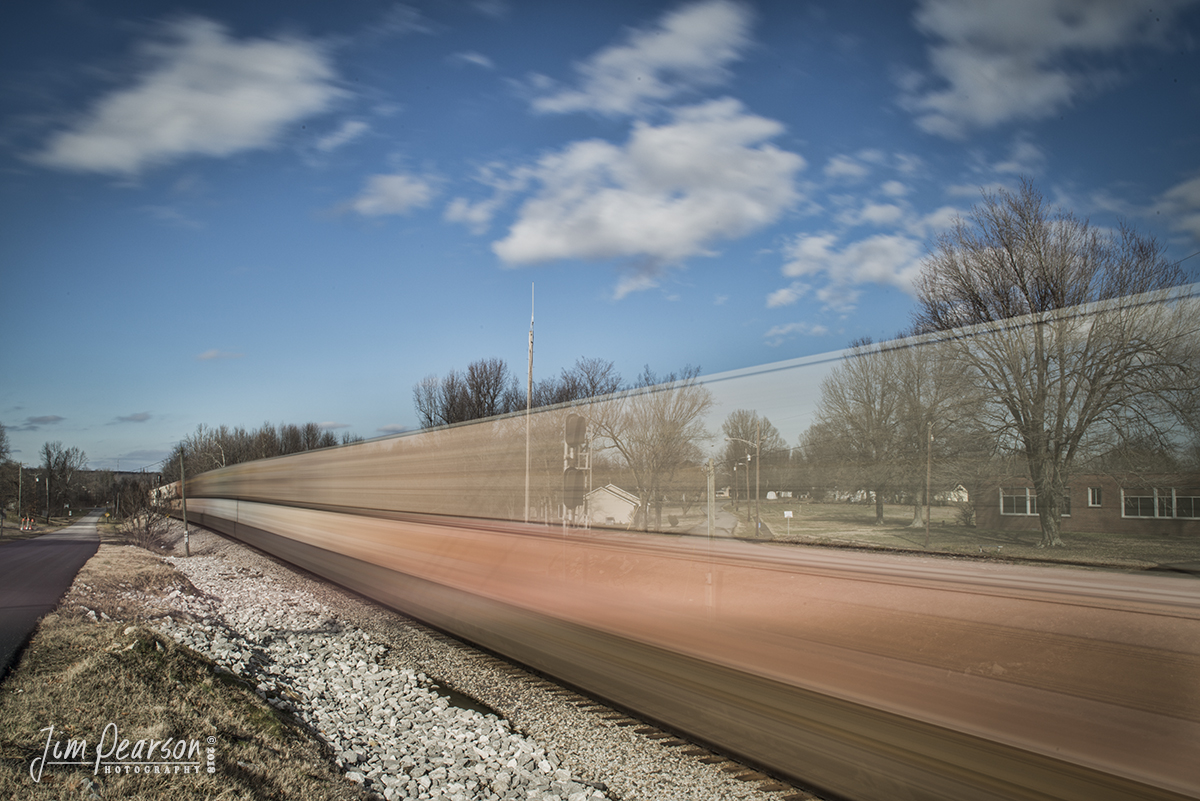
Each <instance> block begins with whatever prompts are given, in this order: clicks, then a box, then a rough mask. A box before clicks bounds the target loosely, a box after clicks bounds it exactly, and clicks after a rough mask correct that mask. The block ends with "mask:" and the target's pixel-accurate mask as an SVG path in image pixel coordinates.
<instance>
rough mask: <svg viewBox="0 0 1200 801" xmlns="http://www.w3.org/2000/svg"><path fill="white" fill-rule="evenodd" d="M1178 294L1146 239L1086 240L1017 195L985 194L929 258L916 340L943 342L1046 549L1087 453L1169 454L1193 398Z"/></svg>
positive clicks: (1081, 223)
mask: <svg viewBox="0 0 1200 801" xmlns="http://www.w3.org/2000/svg"><path fill="white" fill-rule="evenodd" d="M1184 283H1185V276H1184V273H1183V271H1182V270H1181V269H1180V267H1179V265H1178V264H1172V263H1169V262H1167V261H1166V260H1165V259H1164V258H1163V248H1162V246H1161V245H1159V243H1158V242H1156V241H1155V240H1154V239H1153V238H1149V237H1145V236H1142V235H1140V234H1138V233H1137V232H1136V231H1134V230H1133V229H1131V228H1130V227H1128V226H1126V225H1122V226H1121V227H1120V228H1119V229H1118V230H1117V231H1116V232H1112V233H1110V232H1106V231H1101V230H1097V229H1094V228H1092V227H1091V226H1090V225H1089V223H1088V222H1087V221H1086V220H1080V219H1078V218H1077V217H1075V216H1074V215H1072V214H1070V213H1069V212H1066V211H1063V210H1061V209H1055V208H1050V207H1048V206H1047V205H1046V203H1045V201H1044V199H1043V198H1042V196H1041V195H1040V194H1039V193H1038V192H1037V190H1036V189H1035V188H1034V187H1033V185H1032V184H1031V183H1029V182H1028V181H1022V183H1021V187H1020V189H1019V190H1017V191H1016V192H1007V191H1003V190H1001V191H999V192H997V193H995V194H985V195H984V198H983V202H982V203H981V204H979V205H977V206H975V207H974V208H973V209H972V211H971V213H970V215H969V217H968V218H967V219H959V220H958V221H957V223H956V225H955V227H954V229H953V230H952V231H950V232H949V233H948V234H945V235H943V236H942V237H941V238H940V239H939V240H938V243H937V247H936V249H935V251H934V252H933V253H932V254H931V255H930V256H929V257H927V258H926V260H925V263H924V265H923V271H922V274H921V276H920V278H919V280H918V283H917V290H918V296H919V301H918V308H917V311H916V312H915V314H914V327H915V329H916V330H917V331H918V332H926V333H928V332H943V331H945V332H953V333H951V334H950V335H949V336H947V337H946V341H947V343H948V345H949V346H950V347H951V348H952V349H953V351H954V352H955V354H956V357H957V361H958V363H959V364H960V365H962V367H963V369H967V370H970V371H971V374H972V376H973V378H974V379H975V380H976V381H977V382H979V384H980V385H981V386H982V387H983V388H984V389H985V391H986V392H987V395H988V397H989V399H990V400H989V406H988V409H989V414H990V421H991V423H992V429H993V431H994V434H995V436H996V438H997V441H998V442H1000V443H1001V444H1002V445H1011V447H1012V448H1014V449H1016V450H1019V451H1020V452H1022V453H1023V455H1024V457H1025V460H1026V462H1027V464H1028V469H1029V478H1030V480H1031V481H1032V483H1033V485H1034V488H1035V491H1036V493H1037V512H1038V516H1039V518H1040V522H1041V527H1042V541H1041V544H1042V545H1043V546H1060V545H1062V544H1063V543H1062V539H1061V537H1060V516H1061V514H1062V510H1063V493H1064V491H1065V489H1066V486H1067V480H1068V477H1069V474H1070V470H1071V466H1072V464H1073V462H1074V461H1075V460H1076V458H1077V457H1078V456H1080V454H1081V451H1082V450H1083V449H1084V448H1085V447H1087V446H1092V447H1094V446H1095V445H1096V444H1097V443H1100V442H1105V441H1108V442H1112V441H1115V440H1117V439H1120V435H1121V432H1123V431H1129V430H1130V429H1131V428H1135V429H1137V430H1138V431H1139V433H1140V434H1141V435H1143V436H1145V435H1149V436H1152V437H1153V438H1155V439H1158V440H1162V441H1165V440H1168V439H1170V437H1171V434H1172V432H1173V429H1174V427H1175V426H1176V425H1177V423H1178V420H1179V414H1178V412H1179V409H1178V403H1179V398H1181V397H1194V395H1195V393H1196V391H1197V376H1196V373H1195V372H1194V371H1191V370H1189V369H1188V367H1189V362H1190V361H1191V359H1193V358H1194V354H1195V349H1196V340H1197V315H1196V309H1195V304H1194V303H1192V302H1189V301H1185V300H1181V296H1183V295H1186V294H1187V293H1185V292H1171V291H1170V290H1172V289H1173V288H1176V287H1180V286H1182V285H1183V284H1184ZM963 326H971V328H969V329H966V330H962V327H963Z"/></svg>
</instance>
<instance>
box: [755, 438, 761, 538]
mask: <svg viewBox="0 0 1200 801" xmlns="http://www.w3.org/2000/svg"><path fill="white" fill-rule="evenodd" d="M761 465H762V420H759V421H758V426H757V428H756V429H755V432H754V532H755V536H762V516H761V515H760V514H759V508H758V504H759V502H760V501H759V498H761V497H762V492H761V491H760V489H761V488H760V487H759V485H758V471H759V470H762V466H761Z"/></svg>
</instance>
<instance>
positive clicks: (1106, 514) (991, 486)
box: [972, 473, 1200, 536]
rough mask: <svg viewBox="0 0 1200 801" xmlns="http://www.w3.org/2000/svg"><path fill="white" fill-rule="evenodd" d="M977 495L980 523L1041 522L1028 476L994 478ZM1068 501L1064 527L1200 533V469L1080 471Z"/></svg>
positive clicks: (1027, 526) (1028, 527) (1020, 525)
mask: <svg viewBox="0 0 1200 801" xmlns="http://www.w3.org/2000/svg"><path fill="white" fill-rule="evenodd" d="M972 497H973V498H974V501H975V520H976V525H978V526H979V527H980V528H997V529H1015V530H1020V531H1035V530H1037V529H1039V528H1040V527H1041V523H1040V522H1039V520H1038V497H1037V493H1036V492H1035V491H1034V489H1033V482H1032V481H1029V480H1028V479H1023V478H1004V479H997V480H993V481H989V482H986V483H984V484H981V485H980V486H979V487H978V489H977V490H976V492H974V493H972ZM1063 501H1064V502H1063V507H1062V509H1063V512H1062V530H1063V531H1094V532H1100V533H1113V534H1154V535H1170V534H1190V535H1197V536H1200V474H1196V473H1191V474H1158V475H1132V474H1131V475H1125V476H1111V475H1101V474H1093V475H1078V474H1077V475H1074V476H1072V477H1071V479H1070V484H1069V486H1068V487H1067V490H1066V493H1065V494H1064V497H1063Z"/></svg>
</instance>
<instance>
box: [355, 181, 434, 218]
mask: <svg viewBox="0 0 1200 801" xmlns="http://www.w3.org/2000/svg"><path fill="white" fill-rule="evenodd" d="M433 194H434V190H433V186H432V185H431V184H430V183H429V182H428V181H426V180H425V179H424V178H418V177H417V176H415V175H405V174H403V173H397V174H394V175H372V176H371V177H370V178H368V179H367V185H366V187H365V188H364V189H363V191H362V194H360V195H359V196H358V197H356V198H355V199H354V200H352V201H350V204H349V206H350V208H351V209H352V210H354V211H356V212H358V213H359V214H362V215H363V216H366V217H380V216H382V215H385V214H408V213H409V212H410V211H412V210H413V209H417V208H422V207H424V206H428V205H429V202H430V200H432V199H433Z"/></svg>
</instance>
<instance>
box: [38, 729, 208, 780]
mask: <svg viewBox="0 0 1200 801" xmlns="http://www.w3.org/2000/svg"><path fill="white" fill-rule="evenodd" d="M41 733H44V734H45V735H46V745H45V747H44V748H43V749H42V755H41V756H40V757H36V758H35V759H34V760H33V761H32V762H30V763H29V775H30V777H31V778H32V779H33V780H34V782H39V783H40V782H41V780H42V772H43V771H44V770H45V769H46V768H47V767H51V766H58V765H70V766H76V767H78V766H83V767H89V766H90V767H91V768H92V774H93V775H96V776H99V775H126V774H139V775H149V776H155V775H157V776H167V775H170V776H175V775H189V776H190V775H196V776H198V775H200V774H201V773H216V772H217V749H216V745H217V738H216V737H207V738H205V739H204V742H203V744H201V741H200V740H199V739H195V738H193V739H184V738H182V737H168V738H166V739H165V740H135V741H133V742H130V741H129V740H128V739H122V738H121V733H120V732H119V731H118V730H117V724H115V723H109V724H108V725H107V726H105V727H104V731H102V732H101V733H100V739H99V741H98V742H97V743H96V747H95V750H94V751H89V749H88V741H87V740H86V739H75V738H73V737H72V738H70V739H67V740H63V739H61V738H60V739H57V740H56V739H54V726H47V727H46V728H44V729H42V730H41Z"/></svg>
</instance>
